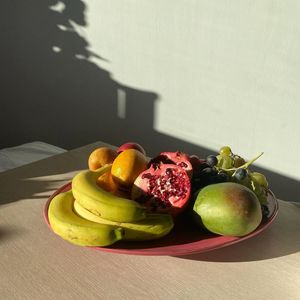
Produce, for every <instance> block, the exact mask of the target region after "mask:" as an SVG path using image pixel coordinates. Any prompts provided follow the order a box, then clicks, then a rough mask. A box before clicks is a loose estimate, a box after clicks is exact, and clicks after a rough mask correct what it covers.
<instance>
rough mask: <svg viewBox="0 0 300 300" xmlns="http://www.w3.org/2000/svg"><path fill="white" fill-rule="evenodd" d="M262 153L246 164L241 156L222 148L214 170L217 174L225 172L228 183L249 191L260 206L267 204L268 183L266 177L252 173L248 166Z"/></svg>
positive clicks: (229, 149) (227, 148)
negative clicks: (237, 184) (239, 185)
mask: <svg viewBox="0 0 300 300" xmlns="http://www.w3.org/2000/svg"><path fill="white" fill-rule="evenodd" d="M262 154H263V153H261V154H260V155H258V156H257V157H255V158H254V159H252V160H250V161H248V162H246V161H245V160H244V158H242V157H241V156H239V155H237V154H234V153H233V152H232V151H231V148H230V147H228V146H224V147H222V148H221V149H220V151H219V155H217V156H216V158H217V164H216V166H215V167H216V168H217V170H218V171H219V172H226V173H227V175H228V181H232V182H236V183H240V184H242V185H244V186H246V187H248V188H249V189H251V190H252V191H253V192H254V193H255V194H256V196H257V198H258V200H259V201H260V203H261V205H266V204H267V196H268V189H269V186H268V181H267V179H266V177H265V176H264V175H263V174H261V173H259V172H252V171H251V170H250V168H249V166H250V165H251V164H252V163H253V162H254V161H255V160H257V159H258V158H259V157H260V156H261V155H262Z"/></svg>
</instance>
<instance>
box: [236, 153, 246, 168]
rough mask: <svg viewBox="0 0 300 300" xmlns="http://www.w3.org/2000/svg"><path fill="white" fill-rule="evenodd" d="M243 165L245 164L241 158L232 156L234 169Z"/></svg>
mask: <svg viewBox="0 0 300 300" xmlns="http://www.w3.org/2000/svg"><path fill="white" fill-rule="evenodd" d="M245 163H246V162H245V160H244V159H243V158H242V157H240V156H238V155H235V156H234V167H235V168H238V167H240V166H242V165H243V164H245Z"/></svg>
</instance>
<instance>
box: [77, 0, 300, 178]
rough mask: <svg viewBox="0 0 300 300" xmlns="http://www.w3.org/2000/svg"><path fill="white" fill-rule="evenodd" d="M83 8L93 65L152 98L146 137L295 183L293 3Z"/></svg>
mask: <svg viewBox="0 0 300 300" xmlns="http://www.w3.org/2000/svg"><path fill="white" fill-rule="evenodd" d="M86 3H87V8H88V9H87V20H88V23H89V24H88V26H87V27H85V28H82V31H83V33H84V35H85V37H86V39H87V40H88V42H89V43H90V48H91V49H92V50H93V51H94V52H96V53H101V56H103V57H104V58H106V59H107V60H109V62H101V61H99V60H96V59H95V60H93V61H94V62H95V63H97V64H99V66H101V67H103V68H105V69H107V70H109V71H110V72H111V73H112V76H113V78H115V79H116V80H117V81H119V82H121V83H122V84H125V85H128V86H131V87H134V88H138V89H145V90H150V91H155V92H156V93H157V94H159V98H160V100H159V101H158V102H157V103H156V106H155V124H154V126H155V130H157V131H159V132H162V133H165V134H168V135H171V136H174V137H178V138H180V139H184V140H186V141H188V142H191V143H195V144H197V145H201V146H205V147H208V148H211V149H214V150H217V149H218V148H219V147H220V146H222V145H227V144H228V145H231V146H232V148H233V149H234V150H236V151H237V152H238V153H241V154H244V155H245V156H246V157H247V158H250V157H253V156H254V155H255V154H257V153H259V152H261V151H264V152H265V155H264V156H263V157H262V158H261V159H260V161H259V162H258V163H257V164H258V165H261V166H263V167H266V168H268V169H270V170H275V171H278V172H280V173H283V174H285V175H287V176H290V177H293V178H297V179H300V168H299V167H298V163H297V157H298V156H299V154H300V134H299V132H298V130H300V118H299V114H300V18H299V12H300V2H299V1H273V0H264V1H260V0H259V1H258V0H257V1H199V0H190V1H183V0H181V1H172V0H168V1H167V0H165V1H160V0H152V1H140V0H139V1H138V0H136V1H133V0H131V1H124V0H115V1H105V0H101V1H99V0H88V1H86Z"/></svg>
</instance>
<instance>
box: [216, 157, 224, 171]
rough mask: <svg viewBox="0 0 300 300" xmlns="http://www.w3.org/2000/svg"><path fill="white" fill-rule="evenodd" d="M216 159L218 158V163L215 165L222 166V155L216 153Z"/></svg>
mask: <svg viewBox="0 0 300 300" xmlns="http://www.w3.org/2000/svg"><path fill="white" fill-rule="evenodd" d="M217 160H218V163H217V167H219V168H220V167H222V164H223V156H222V155H217Z"/></svg>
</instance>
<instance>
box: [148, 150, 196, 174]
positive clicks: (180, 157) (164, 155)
mask: <svg viewBox="0 0 300 300" xmlns="http://www.w3.org/2000/svg"><path fill="white" fill-rule="evenodd" d="M161 162H162V163H164V164H175V165H177V166H179V167H181V168H183V169H184V170H185V171H186V172H187V174H188V176H189V178H192V175H193V166H192V164H191V163H190V158H189V156H188V155H187V154H185V153H183V152H181V151H176V152H161V153H160V154H159V155H158V156H156V157H154V158H153V159H151V161H150V165H151V164H152V165H153V166H154V167H155V166H156V165H159V164H160V163H161Z"/></svg>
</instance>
